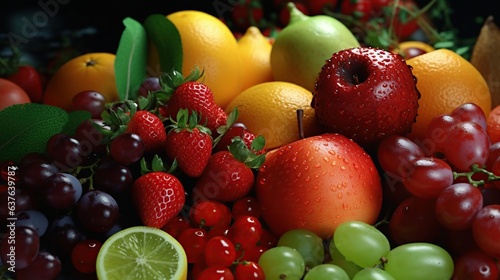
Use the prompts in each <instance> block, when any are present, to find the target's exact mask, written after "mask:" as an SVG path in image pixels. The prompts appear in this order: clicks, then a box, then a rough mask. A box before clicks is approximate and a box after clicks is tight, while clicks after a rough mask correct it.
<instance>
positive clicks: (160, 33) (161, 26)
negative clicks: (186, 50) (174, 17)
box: [144, 14, 183, 72]
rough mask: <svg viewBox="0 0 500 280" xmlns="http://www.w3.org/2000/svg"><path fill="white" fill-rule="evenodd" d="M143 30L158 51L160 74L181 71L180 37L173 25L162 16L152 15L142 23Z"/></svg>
mask: <svg viewBox="0 0 500 280" xmlns="http://www.w3.org/2000/svg"><path fill="white" fill-rule="evenodd" d="M144 28H145V30H146V33H147V36H148V38H149V39H150V41H151V42H152V43H153V45H154V46H156V49H157V51H158V57H159V62H160V70H161V72H169V71H172V70H176V71H182V55H183V54H182V43H181V36H180V34H179V31H178V30H177V28H176V27H175V25H174V24H173V23H172V22H171V21H170V20H169V19H168V18H166V17H165V16H164V15H160V14H153V15H150V16H148V17H147V18H146V20H145V21H144Z"/></svg>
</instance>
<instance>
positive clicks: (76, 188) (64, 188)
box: [43, 173, 82, 210]
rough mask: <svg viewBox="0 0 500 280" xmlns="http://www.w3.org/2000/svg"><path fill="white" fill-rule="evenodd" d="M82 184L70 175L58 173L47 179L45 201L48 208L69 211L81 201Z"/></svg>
mask: <svg viewBox="0 0 500 280" xmlns="http://www.w3.org/2000/svg"><path fill="white" fill-rule="evenodd" d="M81 195H82V184H81V183H80V181H78V179H77V178H76V177H75V176H73V175H71V174H68V173H56V174H54V175H52V176H51V177H49V178H48V179H47V183H46V186H45V189H44V196H43V197H44V199H45V202H46V203H47V205H48V206H50V207H52V208H54V209H58V210H68V209H70V208H71V207H73V205H74V204H75V203H76V202H77V201H78V199H80V197H81Z"/></svg>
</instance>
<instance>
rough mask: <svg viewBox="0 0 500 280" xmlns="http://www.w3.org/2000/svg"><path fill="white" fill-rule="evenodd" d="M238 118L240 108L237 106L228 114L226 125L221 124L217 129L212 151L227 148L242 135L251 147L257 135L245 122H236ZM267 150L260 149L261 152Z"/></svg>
mask: <svg viewBox="0 0 500 280" xmlns="http://www.w3.org/2000/svg"><path fill="white" fill-rule="evenodd" d="M237 118H238V108H237V107H235V108H234V109H233V111H232V112H231V113H230V114H229V115H228V116H227V121H226V125H224V126H220V127H219V128H218V129H217V133H218V134H219V136H217V138H216V139H214V145H213V146H214V148H213V150H212V153H215V152H219V151H224V150H227V148H228V146H229V145H231V142H232V141H233V139H234V138H235V137H240V138H241V139H243V141H244V142H245V144H246V146H247V147H248V148H249V149H251V148H252V142H253V140H254V139H255V137H256V135H255V134H253V133H252V132H250V131H249V130H248V129H247V127H246V126H245V124H243V123H241V122H236V119H237ZM264 152H265V150H263V149H262V150H260V151H259V153H264Z"/></svg>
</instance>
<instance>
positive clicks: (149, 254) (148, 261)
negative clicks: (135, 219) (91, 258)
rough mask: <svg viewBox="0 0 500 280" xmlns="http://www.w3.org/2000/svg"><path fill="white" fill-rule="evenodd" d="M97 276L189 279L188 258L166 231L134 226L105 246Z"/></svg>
mask: <svg viewBox="0 0 500 280" xmlns="http://www.w3.org/2000/svg"><path fill="white" fill-rule="evenodd" d="M96 272H97V277H98V279H100V280H105V279H117V280H125V279H134V280H140V279H186V278H187V257H186V252H185V251H184V249H183V248H182V246H181V244H180V243H179V242H177V240H175V238H173V237H172V236H171V235H169V234H168V233H166V232H165V231H163V230H161V229H157V228H152V227H146V226H134V227H129V228H126V229H123V230H120V231H118V232H116V233H115V234H113V235H112V236H110V237H109V238H108V239H107V240H106V241H105V242H104V244H103V245H102V247H101V249H100V250H99V254H98V255H97V261H96Z"/></svg>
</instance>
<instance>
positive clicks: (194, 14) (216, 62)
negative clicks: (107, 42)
mask: <svg viewBox="0 0 500 280" xmlns="http://www.w3.org/2000/svg"><path fill="white" fill-rule="evenodd" d="M167 18H168V19H169V20H170V21H172V23H173V24H174V25H175V27H176V28H177V30H178V31H179V34H180V37H181V42H182V54H183V61H182V74H183V76H187V75H189V73H190V72H191V71H192V70H193V69H194V68H195V67H198V68H199V69H200V70H204V75H203V77H202V80H201V81H202V82H203V83H204V84H205V85H207V86H208V87H209V88H210V89H211V90H212V92H213V94H214V98H215V103H217V105H219V106H221V107H225V106H227V104H229V102H230V101H231V100H232V99H233V98H234V97H235V96H236V95H237V94H238V93H240V92H241V81H242V79H241V71H242V69H241V60H240V57H239V52H238V44H237V42H236V38H235V37H234V35H233V33H232V32H231V30H230V29H229V28H228V27H227V26H226V25H225V24H224V23H223V22H222V21H221V20H220V19H218V18H216V17H214V16H212V15H210V14H208V13H205V12H201V11H194V10H183V11H179V12H175V13H172V14H169V15H167ZM158 61H159V60H158V51H157V50H156V48H155V46H154V45H151V47H150V53H149V57H148V64H149V67H150V68H151V69H159V67H158V65H159V63H158Z"/></svg>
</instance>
